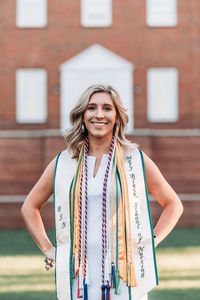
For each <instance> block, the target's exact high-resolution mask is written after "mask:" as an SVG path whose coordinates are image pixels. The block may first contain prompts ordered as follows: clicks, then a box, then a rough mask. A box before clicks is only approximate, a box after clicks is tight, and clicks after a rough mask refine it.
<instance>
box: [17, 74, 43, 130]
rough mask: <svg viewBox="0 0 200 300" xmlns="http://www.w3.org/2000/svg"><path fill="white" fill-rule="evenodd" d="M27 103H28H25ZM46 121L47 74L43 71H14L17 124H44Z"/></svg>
mask: <svg viewBox="0 0 200 300" xmlns="http://www.w3.org/2000/svg"><path fill="white" fill-rule="evenodd" d="M27 101H29V103H27ZM46 120H47V72H46V70H45V69H40V68H37V69H36V68H35V69H28V68H26V69H18V70H17V71H16V121H17V123H21V124H23V123H26V124H33V123H45V122H46Z"/></svg>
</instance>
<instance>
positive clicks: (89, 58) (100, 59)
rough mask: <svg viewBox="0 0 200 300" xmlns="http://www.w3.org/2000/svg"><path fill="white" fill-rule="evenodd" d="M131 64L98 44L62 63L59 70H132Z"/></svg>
mask: <svg viewBox="0 0 200 300" xmlns="http://www.w3.org/2000/svg"><path fill="white" fill-rule="evenodd" d="M133 67H134V66H133V64H132V63H131V62H129V61H127V60H126V59H124V58H122V57H121V56H119V55H117V54H115V53H113V52H112V51H110V50H108V49H106V48H104V47H103V46H101V45H99V44H94V45H92V46H90V47H89V48H87V49H85V50H84V51H82V52H81V53H79V54H77V55H76V56H74V57H72V58H71V59H69V60H67V61H66V62H64V63H63V64H62V65H61V66H60V68H61V70H63V69H64V70H65V69H66V70H68V69H76V70H77V69H79V70H80V69H81V70H87V69H104V70H105V69H121V68H127V69H130V68H131V69H132V70H133Z"/></svg>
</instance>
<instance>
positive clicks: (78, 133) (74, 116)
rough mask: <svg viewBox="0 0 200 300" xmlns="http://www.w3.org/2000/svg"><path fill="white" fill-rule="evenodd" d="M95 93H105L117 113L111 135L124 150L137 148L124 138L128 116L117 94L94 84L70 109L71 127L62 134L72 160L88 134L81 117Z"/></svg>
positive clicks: (77, 154) (111, 89)
mask: <svg viewBox="0 0 200 300" xmlns="http://www.w3.org/2000/svg"><path fill="white" fill-rule="evenodd" d="M95 93H107V94H108V95H110V97H111V99H112V101H113V104H114V106H115V109H116V113H117V114H116V124H115V126H114V130H113V135H114V136H115V137H116V139H117V140H118V141H119V142H120V144H121V145H122V146H124V147H125V148H136V147H137V146H138V145H136V144H133V143H131V142H130V141H129V140H127V139H126V137H125V134H124V130H125V127H126V125H127V123H128V115H127V113H126V109H125V108H124V106H123V105H122V101H121V98H120V96H119V94H118V92H117V91H116V90H115V89H114V88H113V87H112V86H110V85H102V84H95V85H92V86H90V87H88V88H87V89H86V91H85V92H84V93H83V94H82V96H81V97H80V99H79V100H78V102H77V104H76V106H75V107H74V108H73V109H72V111H71V113H70V123H71V127H70V128H69V129H67V130H66V131H65V132H64V138H65V141H66V143H67V148H68V150H69V151H70V152H71V153H72V157H73V158H78V156H79V152H80V148H81V146H82V144H83V142H84V141H85V138H86V136H87V134H88V133H87V129H86V128H84V130H83V125H84V124H83V115H84V113H85V111H86V109H87V107H88V104H89V101H90V98H91V96H92V95H93V94H95Z"/></svg>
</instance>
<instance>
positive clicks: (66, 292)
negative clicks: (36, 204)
mask: <svg viewBox="0 0 200 300" xmlns="http://www.w3.org/2000/svg"><path fill="white" fill-rule="evenodd" d="M76 164H77V161H76V160H75V159H72V158H71V155H70V153H69V152H68V150H65V151H63V152H62V153H60V154H59V155H58V157H57V161H56V167H55V174H54V209H55V230H56V270H55V276H56V290H57V298H58V299H59V300H72V299H73V296H72V276H71V275H72V274H70V255H71V253H70V251H72V249H71V236H70V199H69V192H70V185H71V182H72V179H73V176H74V174H75V170H76ZM125 169H126V175H127V181H128V189H129V201H130V203H129V207H130V216H131V234H132V243H133V262H134V266H135V274H136V281H137V286H136V287H131V288H130V290H131V293H129V296H128V297H129V300H139V299H140V298H141V297H142V296H143V295H145V294H146V293H147V292H149V291H150V290H151V289H153V288H154V287H155V286H156V285H157V284H158V278H157V269H156V260H155V250H154V241H153V229H152V224H151V217H150V211H149V202H148V193H147V188H146V181H145V173H144V164H143V157H142V153H141V151H140V150H138V149H134V150H132V151H130V152H128V154H127V155H126V158H125ZM127 288H128V287H127ZM127 295H128V293H127ZM119 298H120V296H119ZM89 300H93V299H89ZM127 300H128V298H127Z"/></svg>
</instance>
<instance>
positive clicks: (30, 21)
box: [16, 0, 47, 28]
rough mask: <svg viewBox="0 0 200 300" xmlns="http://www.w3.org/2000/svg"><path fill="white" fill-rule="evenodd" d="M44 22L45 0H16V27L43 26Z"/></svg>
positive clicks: (45, 21) (45, 19) (45, 15)
mask: <svg viewBox="0 0 200 300" xmlns="http://www.w3.org/2000/svg"><path fill="white" fill-rule="evenodd" d="M46 24H47V0H17V10H16V25H17V27H21V28H34V27H45V26H46Z"/></svg>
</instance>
